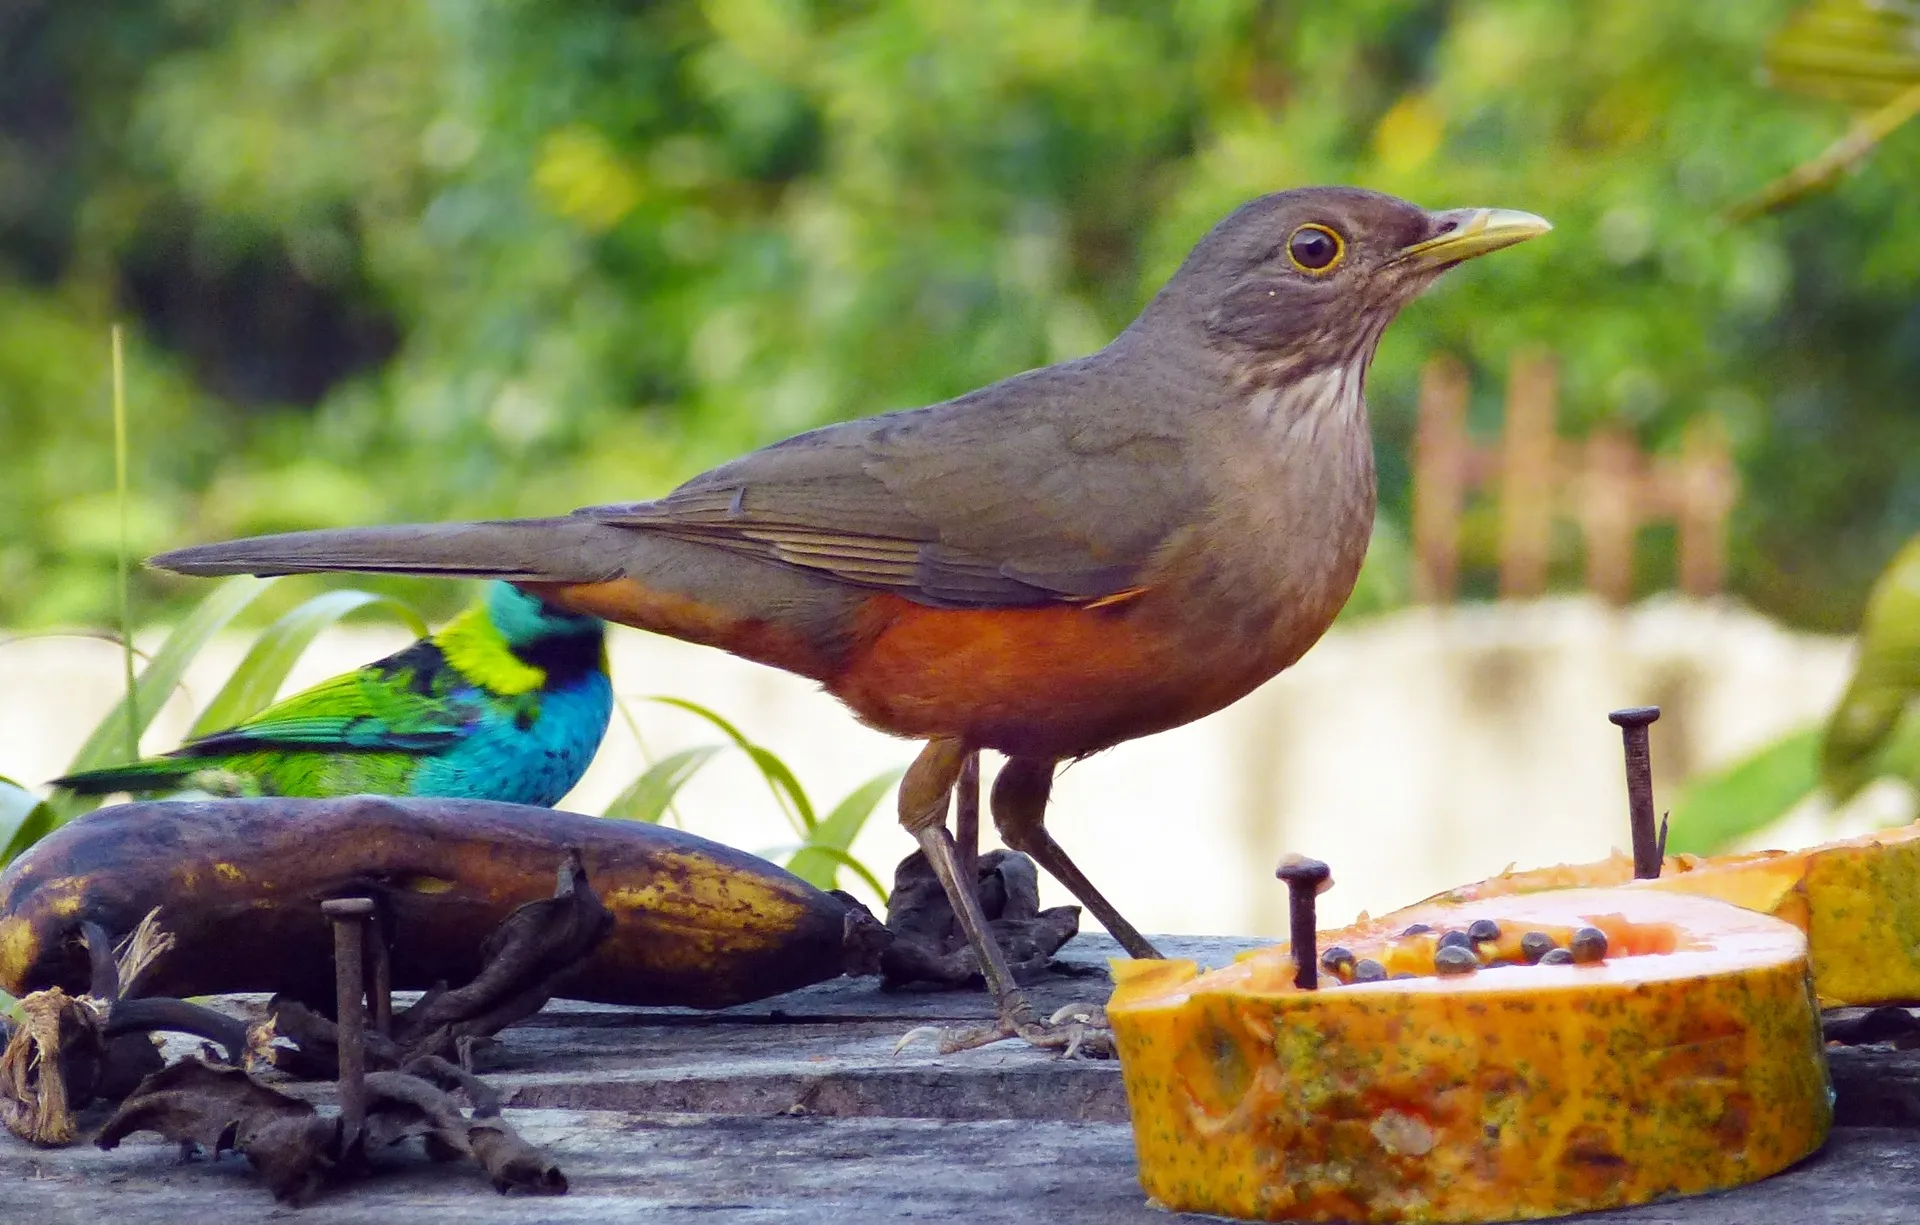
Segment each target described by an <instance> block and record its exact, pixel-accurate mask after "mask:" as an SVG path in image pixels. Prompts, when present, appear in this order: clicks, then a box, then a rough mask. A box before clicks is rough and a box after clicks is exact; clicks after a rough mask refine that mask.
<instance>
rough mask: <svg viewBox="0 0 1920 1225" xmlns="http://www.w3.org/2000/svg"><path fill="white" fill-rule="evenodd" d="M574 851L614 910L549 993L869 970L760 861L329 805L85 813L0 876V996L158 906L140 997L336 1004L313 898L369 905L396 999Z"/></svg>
mask: <svg viewBox="0 0 1920 1225" xmlns="http://www.w3.org/2000/svg"><path fill="white" fill-rule="evenodd" d="M570 848H572V849H577V850H578V851H579V852H580V856H581V862H582V863H583V865H584V866H585V868H586V873H587V880H588V882H589V883H590V884H591V886H592V888H593V889H594V891H595V892H596V893H598V894H599V896H600V898H601V900H602V902H603V903H604V904H605V905H606V907H607V909H609V910H611V911H612V912H613V914H614V926H613V930H612V932H611V934H609V935H608V937H607V938H606V939H605V940H604V941H602V942H601V944H600V945H599V946H598V948H597V949H596V950H595V951H594V952H593V954H592V955H591V956H590V957H588V958H587V959H586V960H585V961H584V962H582V963H581V965H580V966H579V967H578V968H577V969H575V970H574V971H573V972H572V973H570V974H569V975H568V976H567V977H566V978H565V979H564V980H562V982H561V984H560V986H559V988H558V989H557V991H556V994H558V995H560V996H563V997H566V998H571V999H582V1000H597V1001H602V1002H605V1003H612V1004H650V1005H682V1006H688V1007H695V1008H723V1007H727V1006H728V1005H731V1004H737V1003H742V1002H745V1001H748V1000H755V999H763V998H765V997H767V996H770V995H776V994H779V993H780V992H783V991H789V990H792V989H794V988H796V987H802V986H805V985H807V984H809V983H814V982H820V981H822V980H824V979H829V978H834V977H838V976H839V975H840V974H841V973H843V972H863V973H871V972H874V965H873V964H872V963H873V962H874V961H875V960H876V959H877V952H878V949H877V944H876V941H880V942H883V941H884V938H885V933H884V931H883V930H882V929H880V928H879V925H878V923H877V922H876V921H875V920H874V919H873V918H872V916H870V915H868V914H867V912H866V911H865V910H864V909H863V908H861V907H860V906H859V904H858V903H856V902H853V901H851V900H850V899H846V898H844V897H841V896H837V895H834V894H830V893H826V892H823V891H821V890H819V889H815V888H814V887H813V886H811V885H809V884H807V883H806V882H805V881H803V880H801V879H800V878H799V877H797V876H794V875H792V874H791V873H788V872H786V871H784V870H782V869H781V868H779V867H776V866H775V865H773V864H771V863H768V862H767V861H765V860H763V859H758V858H756V857H754V856H751V855H747V854H745V853H743V852H740V851H736V850H732V849H730V848H728V847H724V846H721V845H719V844H718V843H714V842H709V841H707V840H706V839H704V838H698V837H695V836H694V835H692V834H687V833H682V832H680V831H678V830H673V829H668V828H665V827H662V826H659V825H648V824H644V823H640V822H632V821H614V820H607V819H604V818H599V817H586V816H580V815H578V814H576V813H568V812H557V811H554V810H552V809H545V808H533V807H527V806H523V805H517V804H502V803H493V802H487V801H474V800H429V799H397V798H391V797H384V796H365V795H363V796H345V797H340V798H335V799H321V800H307V799H224V800H207V801H199V802H181V801H165V802H147V803H136V804H124V805H119V806H117V807H111V808H101V809H98V810H96V811H94V812H91V813H88V814H87V815H85V816H82V817H80V818H78V819H77V820H74V821H72V822H70V823H69V824H67V825H65V826H62V827H61V828H60V829H57V830H55V831H54V832H53V833H52V834H50V835H48V836H47V837H46V838H44V839H42V840H41V841H40V842H38V843H36V844H35V845H34V846H33V847H32V848H30V849H29V850H28V851H27V852H26V853H25V854H23V855H22V856H20V857H19V858H18V859H16V860H15V861H14V862H13V863H12V864H11V865H9V866H8V867H7V869H6V871H5V872H4V873H0V987H4V988H6V990H8V991H10V992H12V993H13V994H15V995H25V994H26V993H27V992H29V991H35V990H39V989H42V988H46V987H52V986H59V987H62V988H63V989H65V990H67V991H69V992H74V991H80V990H84V989H85V988H86V985H87V982H88V970H87V965H88V961H87V955H86V952H85V949H84V947H83V946H82V942H81V941H80V940H79V939H78V938H77V936H78V932H79V929H80V925H81V924H82V923H85V922H87V921H92V922H95V923H98V924H100V925H101V926H102V927H103V928H105V929H106V931H107V932H108V933H109V934H110V935H112V936H113V937H114V938H116V939H118V938H119V937H121V936H123V935H125V934H126V933H127V932H129V931H131V930H132V929H133V927H134V926H135V925H136V924H138V923H139V922H140V920H141V918H142V917H143V916H144V915H145V914H146V913H147V912H148V911H149V910H151V909H153V908H155V907H158V908H159V911H160V925H161V926H162V927H163V928H164V929H165V930H166V931H167V932H168V933H170V934H171V935H172V936H173V939H174V943H173V947H172V948H171V949H170V950H169V951H168V952H166V953H165V954H163V955H162V956H161V957H160V958H159V959H158V960H157V961H156V962H155V963H154V964H153V965H152V968H151V969H150V970H149V971H148V972H147V973H146V974H145V975H143V977H142V978H141V991H142V993H143V994H147V995H176V996H188V995H211V994H217V993H221V992H230V991H275V992H285V993H287V994H289V995H292V996H295V997H297V998H300V999H304V1000H307V1001H309V1002H325V1001H328V1000H331V999H332V998H333V990H334V989H333V985H332V984H333V936H332V932H331V928H330V927H329V926H328V923H327V920H326V918H325V917H324V916H323V915H322V913H321V910H320V903H321V902H322V901H323V900H325V899H327V898H334V897H346V896H358V895H365V896H371V897H373V898H374V899H375V901H376V903H377V907H378V910H377V913H378V914H379V915H380V918H381V923H382V927H383V931H384V934H385V936H386V938H387V941H388V944H389V946H390V953H389V956H390V958H391V963H392V981H393V985H394V987H395V988H397V989H409V988H411V989H425V988H428V987H431V986H433V985H434V984H435V983H438V982H451V983H456V984H458V983H462V982H466V981H469V980H470V979H472V978H473V976H474V975H475V974H477V973H478V972H479V970H480V967H481V960H482V959H481V943H482V941H483V940H484V939H485V938H486V936H487V934H488V933H489V932H490V931H492V930H493V929H494V927H496V926H497V925H498V924H499V923H500V922H501V920H503V919H504V918H505V917H506V916H507V914H508V913H509V912H510V911H512V910H513V909H514V908H515V907H517V906H520V905H521V904H523V903H526V902H531V901H535V900H538V899H541V898H545V897H547V896H549V895H550V894H551V893H552V891H553V880H554V872H555V870H556V869H557V868H558V867H559V865H560V863H561V861H562V859H563V857H564V856H565V855H566V853H567V851H568V850H569V849H570Z"/></svg>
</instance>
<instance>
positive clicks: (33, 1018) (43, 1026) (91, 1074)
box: [0, 915, 163, 1147]
mask: <svg viewBox="0 0 1920 1225" xmlns="http://www.w3.org/2000/svg"><path fill="white" fill-rule="evenodd" d="M148 919H149V920H151V919H152V916H151V915H149V916H148ZM147 928H148V924H146V923H143V924H141V930H142V931H145V930H147ZM135 936H136V937H139V932H136V933H135ZM77 938H78V939H79V940H80V942H81V943H82V944H84V945H85V952H86V956H87V958H88V960H89V962H90V963H91V966H92V973H91V984H92V985H91V987H90V989H89V990H88V992H87V993H86V994H85V995H78V996H71V995H68V994H67V993H66V992H64V991H62V990H61V989H60V988H58V987H51V988H48V989H47V990H45V991H35V992H32V993H31V994H29V995H27V996H26V997H25V998H24V999H22V1000H21V1001H20V1023H19V1024H18V1025H17V1026H12V1027H10V1028H9V1029H8V1030H7V1032H6V1035H5V1037H6V1047H5V1051H4V1053H0V1125H3V1126H5V1127H6V1129H7V1130H8V1131H10V1132H12V1133H13V1134H14V1135H16V1136H19V1137H20V1138H21V1139H23V1140H26V1141H27V1142H28V1143H30V1144H37V1145H42V1146H48V1147H51V1146H58V1145H66V1144H72V1143H73V1142H74V1140H75V1138H76V1137H77V1136H78V1134H79V1122H78V1120H77V1119H76V1117H75V1115H76V1114H77V1113H78V1112H79V1111H80V1110H81V1109H83V1108H84V1107H85V1106H86V1104H87V1103H88V1102H90V1101H92V1100H93V1099H94V1098H95V1097H105V1098H108V1099H109V1100H114V1099H117V1098H119V1097H123V1096H125V1095H126V1093H127V1092H128V1091H129V1090H131V1089H132V1088H133V1086H134V1085H135V1084H137V1083H139V1081H140V1079H141V1078H142V1077H144V1076H146V1075H148V1074H149V1073H151V1072H153V1071H154V1070H156V1069H157V1068H159V1067H160V1066H161V1065H162V1062H163V1061H162V1059H161V1057H160V1052H159V1050H158V1049H157V1048H156V1047H155V1046H154V1044H153V1040H152V1038H151V1037H149V1036H148V1035H147V1034H146V1033H144V1032H139V1033H136V1032H131V1031H128V1030H124V1029H122V1030H115V1029H113V1028H112V1027H111V1026H110V1025H109V1024H108V1017H109V1015H110V1014H111V1012H112V1011H113V1010H114V1009H115V1008H116V1007H118V1005H119V1000H120V995H121V989H122V985H123V984H125V983H128V982H131V981H132V980H133V979H135V978H137V977H138V974H139V970H140V963H137V962H136V961H135V959H137V958H140V957H144V956H146V955H147V950H148V949H149V948H150V947H151V946H152V942H153V940H154V937H153V935H152V933H151V932H149V934H148V935H147V936H146V938H145V939H146V943H145V944H142V943H141V941H140V940H139V939H138V938H136V939H135V940H133V941H130V942H129V946H128V949H127V951H126V952H124V953H123V955H122V958H121V959H120V961H119V962H116V959H115V956H114V952H113V948H112V942H111V940H110V938H109V937H108V935H107V933H106V932H105V931H104V930H103V929H102V928H101V927H100V926H99V925H98V924H95V923H83V924H81V926H80V929H79V931H78V933H77Z"/></svg>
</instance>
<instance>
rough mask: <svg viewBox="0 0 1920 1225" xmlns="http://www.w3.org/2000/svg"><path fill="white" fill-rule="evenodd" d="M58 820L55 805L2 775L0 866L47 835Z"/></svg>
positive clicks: (0, 780) (0, 792)
mask: <svg viewBox="0 0 1920 1225" xmlns="http://www.w3.org/2000/svg"><path fill="white" fill-rule="evenodd" d="M56 823H57V818H56V816H55V814H54V811H53V805H51V804H49V803H47V802H46V801H45V800H43V799H41V798H40V797H39V796H37V795H35V794H34V793H33V792H31V791H28V790H27V789H26V788H25V787H22V786H21V785H20V784H19V783H16V782H14V781H13V780H12V779H10V778H5V777H0V867H4V866H6V865H7V864H9V863H12V862H13V858H14V856H16V855H18V854H19V853H20V852H22V851H24V850H26V849H27V848H28V847H30V846H32V845H33V844H34V843H36V842H38V841H39V840H40V839H41V838H43V837H45V836H46V835H47V834H48V833H49V832H50V831H51V830H52V829H53V827H54V825H55V824H56Z"/></svg>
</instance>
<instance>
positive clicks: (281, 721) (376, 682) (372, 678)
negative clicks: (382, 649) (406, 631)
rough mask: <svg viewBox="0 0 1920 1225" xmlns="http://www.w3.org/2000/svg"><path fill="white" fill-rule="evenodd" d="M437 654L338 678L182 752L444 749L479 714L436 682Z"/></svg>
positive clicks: (414, 654)
mask: <svg viewBox="0 0 1920 1225" xmlns="http://www.w3.org/2000/svg"><path fill="white" fill-rule="evenodd" d="M422 645H424V644H422ZM437 654H438V652H437V651H434V650H433V649H432V648H430V647H429V648H428V649H427V650H426V651H424V652H423V651H421V650H420V648H419V647H418V646H416V647H415V648H412V649H410V650H408V651H405V652H402V653H401V654H399V655H395V656H391V657H389V658H388V659H385V660H382V661H380V662H379V663H377V664H372V665H369V666H368V667H366V668H362V669H361V670H359V671H357V672H349V673H347V674H346V675H344V676H336V677H334V678H333V679H332V680H329V681H323V682H321V683H320V684H319V685H316V686H314V687H313V688H312V689H308V690H304V691H303V692H300V693H297V694H295V695H293V696H292V697H290V698H287V699H286V700H284V701H281V702H276V703H275V704H274V705H272V706H269V707H267V709H265V710H263V711H261V712H260V713H259V714H257V715H255V716H253V717H252V718H251V719H247V720H245V721H243V722H241V723H239V724H237V725H235V726H234V727H231V728H228V729H227V730H225V731H220V732H214V733H213V734H211V735H207V736H201V737H199V738H197V739H194V740H190V741H188V742H187V743H186V744H184V745H182V746H181V747H180V749H179V750H178V752H179V754H180V755H183V756H192V757H206V756H212V755H215V754H219V753H230V752H235V751H247V750H258V749H261V748H268V747H272V748H306V749H356V750H381V749H384V750H389V751H398V752H410V753H419V752H431V751H433V750H436V749H443V748H446V747H448V746H450V745H452V744H454V743H455V742H457V741H459V740H460V739H461V738H462V737H463V736H465V735H466V734H467V732H468V729H469V728H470V727H471V726H472V724H473V722H474V719H475V716H476V713H477V712H476V711H475V710H474V709H473V703H472V702H471V701H469V700H465V699H462V698H461V697H459V696H458V695H454V694H450V693H448V692H447V691H446V690H445V687H444V686H442V685H439V684H437V683H436V680H437V677H436V676H435V675H434V674H433V669H434V668H435V666H436V661H435V657H437ZM439 666H440V667H444V665H443V664H441V665H439ZM422 669H424V670H426V671H425V672H424V673H423V672H422V671H421V670H422Z"/></svg>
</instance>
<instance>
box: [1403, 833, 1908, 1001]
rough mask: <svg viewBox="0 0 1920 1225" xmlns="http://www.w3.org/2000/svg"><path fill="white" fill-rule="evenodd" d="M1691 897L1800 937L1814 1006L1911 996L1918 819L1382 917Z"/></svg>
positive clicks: (1598, 872) (1588, 866)
mask: <svg viewBox="0 0 1920 1225" xmlns="http://www.w3.org/2000/svg"><path fill="white" fill-rule="evenodd" d="M1614 885H1630V886H1631V887H1633V888H1637V889H1655V890H1660V891H1663V892H1673V893H1693V894H1699V895H1701V896H1703V897H1715V898H1719V899H1721V900H1722V901H1727V902H1732V903H1733V904H1734V905H1736V906H1744V907H1745V908H1747V909H1748V910H1757V911H1759V912H1760V913H1762V914H1770V915H1774V916H1776V917H1778V918H1781V919H1785V920H1786V921H1787V922H1789V923H1792V924H1793V925H1794V926H1796V927H1798V928H1800V930H1802V931H1804V932H1806V933H1807V943H1808V947H1809V950H1810V953H1811V957H1812V960H1813V979H1814V988H1815V990H1817V991H1818V992H1819V993H1820V998H1821V1000H1822V1002H1824V1003H1826V1004H1828V1005H1830V1006H1831V1005H1840V1004H1886V1003H1894V1002H1898V1001H1905V1000H1916V999H1920V822H1916V823H1915V824H1912V825H1903V826H1901V827H1899V828H1897V829H1887V830H1880V831H1878V832H1876V833H1872V834H1867V835H1865V836H1863V837H1859V838H1848V839H1845V840H1843V841H1839V842H1828V843H1823V844H1821V845H1819V846H1814V847H1808V848H1807V849H1805V850H1800V851H1760V852H1757V853H1753V854H1745V855H1717V856H1696V855H1670V856H1668V857H1667V859H1666V860H1665V861H1664V862H1663V863H1662V865H1661V870H1660V876H1659V878H1658V879H1656V880H1649V881H1635V880H1634V879H1633V860H1632V858H1631V857H1630V856H1627V855H1622V854H1615V855H1614V856H1613V857H1612V858H1611V859H1602V860H1599V861H1597V862H1594V863H1580V864H1558V865H1555V866H1553V867H1547V868H1534V869H1529V870H1527V871H1522V872H1507V873H1504V874H1502V875H1500V876H1494V877H1490V878H1488V879H1487V880H1483V881H1479V882H1477V883H1475V884H1471V885H1463V886H1461V887H1459V888H1457V889H1449V890H1447V891H1446V892H1445V893H1441V894H1436V895H1435V896H1434V897H1432V898H1429V899H1428V900H1427V902H1423V903H1418V904H1416V905H1415V906H1413V907H1409V908H1408V910H1407V911H1404V912H1402V911H1396V912H1394V915H1392V916H1387V917H1386V920H1387V921H1391V920H1392V919H1394V918H1395V917H1399V918H1400V919H1401V924H1400V925H1401V926H1405V923H1406V922H1407V921H1409V920H1407V919H1406V918H1405V916H1406V915H1408V914H1410V913H1411V912H1412V911H1414V910H1418V909H1419V908H1420V907H1422V906H1425V905H1428V904H1431V903H1436V902H1465V901H1470V900H1473V899H1483V900H1484V899H1489V898H1496V897H1507V896H1512V895H1515V894H1521V893H1536V892H1539V891H1541V890H1545V889H1565V888H1570V887H1580V888H1607V887H1610V886H1614Z"/></svg>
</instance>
